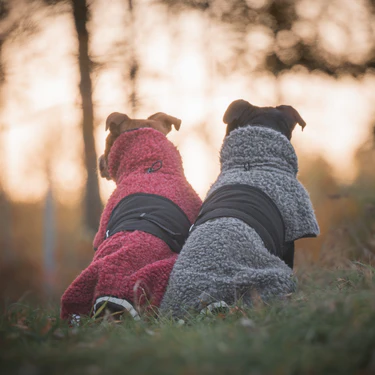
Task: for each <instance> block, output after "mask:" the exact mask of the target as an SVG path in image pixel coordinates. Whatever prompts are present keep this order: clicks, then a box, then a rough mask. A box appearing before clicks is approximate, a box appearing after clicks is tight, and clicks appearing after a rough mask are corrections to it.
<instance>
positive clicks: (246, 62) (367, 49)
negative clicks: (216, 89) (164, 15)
mask: <svg viewBox="0 0 375 375" xmlns="http://www.w3.org/2000/svg"><path fill="white" fill-rule="evenodd" d="M159 2H161V3H164V4H166V5H167V6H168V7H169V8H170V9H172V10H175V11H177V12H180V11H182V10H186V9H187V8H190V9H195V10H199V11H203V12H205V13H207V14H209V16H210V17H211V18H213V19H214V20H215V21H217V22H218V23H220V24H221V25H224V26H225V32H226V33H235V34H236V35H237V36H238V38H236V39H235V42H233V40H234V39H232V43H230V42H229V43H228V44H227V48H228V49H232V50H233V51H234V52H235V55H234V56H235V59H234V61H231V63H230V64H229V67H230V69H233V68H245V69H246V68H249V67H250V68H251V69H254V68H256V69H266V70H268V71H271V72H273V73H274V74H278V73H280V72H281V71H283V70H289V69H291V68H292V67H293V66H296V65H300V66H303V67H305V68H307V69H308V70H315V69H317V70H320V71H322V72H325V73H327V74H329V75H339V74H340V73H350V74H353V75H355V76H357V75H360V74H362V73H364V72H366V71H367V70H368V69H374V68H375V38H374V36H375V29H374V28H373V24H374V21H375V1H358V2H348V1H340V0H333V1H330V2H327V1H325V0H298V1H296V0H225V1H224V0H188V1H182V0H159ZM353 18H355V21H356V22H357V27H356V28H353V27H351V25H352V23H353V22H354V20H353ZM257 38H258V39H257ZM228 39H229V38H228ZM256 39H257V40H256ZM358 42H360V43H358ZM355 43H357V45H355ZM259 44H263V45H262V46H261V48H255V47H259V46H257V45H259ZM353 46H355V49H356V50H357V51H356V53H353V52H352V51H353ZM349 47H351V48H349ZM226 55H228V54H226ZM219 59H220V57H219ZM251 60H252V61H251ZM254 60H256V61H254ZM227 62H228V61H227ZM222 68H223V69H224V67H222Z"/></svg>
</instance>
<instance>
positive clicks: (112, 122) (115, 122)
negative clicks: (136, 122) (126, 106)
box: [105, 112, 130, 136]
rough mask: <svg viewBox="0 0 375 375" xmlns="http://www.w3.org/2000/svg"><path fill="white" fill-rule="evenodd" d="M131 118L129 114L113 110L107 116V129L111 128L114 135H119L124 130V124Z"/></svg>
mask: <svg viewBox="0 0 375 375" xmlns="http://www.w3.org/2000/svg"><path fill="white" fill-rule="evenodd" d="M129 120H130V118H129V116H127V115H125V114H124V113H119V112H113V113H111V114H110V115H109V116H108V117H107V120H106V122H105V130H108V129H109V131H110V132H111V133H112V134H113V135H116V136H119V135H120V134H121V131H122V127H123V126H122V125H123V124H124V123H125V122H127V121H129Z"/></svg>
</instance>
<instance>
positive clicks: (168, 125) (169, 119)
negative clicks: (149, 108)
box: [148, 112, 181, 135]
mask: <svg viewBox="0 0 375 375" xmlns="http://www.w3.org/2000/svg"><path fill="white" fill-rule="evenodd" d="M148 120H153V121H159V122H161V123H162V124H163V127H164V128H165V129H166V133H165V135H167V134H168V133H169V132H170V131H171V130H172V125H174V127H175V129H176V130H180V127H181V120H180V119H178V118H176V117H173V116H170V115H167V114H166V113H163V112H157V113H154V114H153V115H151V116H150V117H149V118H148Z"/></svg>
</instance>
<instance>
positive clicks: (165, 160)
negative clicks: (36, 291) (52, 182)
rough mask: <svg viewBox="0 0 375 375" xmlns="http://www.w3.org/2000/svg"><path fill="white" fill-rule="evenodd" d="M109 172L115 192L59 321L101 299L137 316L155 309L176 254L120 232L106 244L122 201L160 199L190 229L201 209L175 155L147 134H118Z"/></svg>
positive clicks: (140, 235) (147, 237)
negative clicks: (142, 196) (122, 304)
mask: <svg viewBox="0 0 375 375" xmlns="http://www.w3.org/2000/svg"><path fill="white" fill-rule="evenodd" d="M150 168H151V169H150ZM108 169H109V173H110V175H111V177H112V178H113V179H114V181H115V182H116V189H115V190H114V192H113V193H112V195H111V197H110V198H109V200H108V202H107V205H106V207H105V208H104V211H103V213H102V216H101V219H100V225H99V230H98V232H97V234H96V236H95V239H94V248H96V249H97V250H96V252H95V255H94V258H93V260H92V262H91V264H90V265H89V266H88V267H87V268H86V269H85V270H84V271H83V272H82V273H81V274H80V275H79V276H78V277H77V278H76V279H75V280H74V281H73V283H72V284H71V285H70V286H69V287H68V289H67V290H66V291H65V293H64V294H63V296H62V299H61V317H62V318H63V319H68V318H69V317H70V316H72V315H73V314H74V315H89V314H90V311H92V307H93V304H94V303H95V301H96V300H97V298H99V297H102V296H112V297H116V298H120V299H125V300H126V301H128V302H129V303H130V304H132V305H133V306H134V307H135V308H137V309H138V312H142V311H144V310H146V309H148V308H149V309H153V308H154V307H158V306H159V304H160V301H161V298H162V296H163V294H164V292H165V289H166V286H167V283H168V278H169V275H170V272H171V270H172V268H173V265H174V263H175V260H176V257H177V254H176V253H174V252H172V251H171V249H170V248H169V247H168V245H167V244H166V243H165V242H164V241H162V240H161V239H159V238H157V237H155V236H153V235H151V234H148V233H145V232H141V231H133V232H119V233H116V234H114V235H113V236H110V237H109V238H107V239H105V232H106V227H107V224H108V221H109V218H110V215H111V212H112V211H113V209H114V208H115V206H116V205H117V204H118V203H119V202H120V201H121V199H123V198H124V197H126V196H128V195H130V194H134V193H148V194H157V195H160V196H163V197H165V198H168V199H170V200H171V201H173V202H174V203H175V204H177V205H178V206H179V207H180V208H181V209H182V210H183V211H184V212H185V214H186V215H187V217H188V219H189V221H190V222H191V223H193V222H194V220H195V219H196V216H197V214H198V211H199V209H200V206H201V200H200V198H199V197H198V195H197V194H196V192H195V191H194V190H193V188H192V187H191V185H190V184H189V183H188V182H187V180H186V178H185V175H184V171H183V167H182V160H181V156H180V154H179V152H178V150H177V149H176V147H175V146H174V145H173V144H172V143H171V142H170V141H169V140H168V139H167V138H166V137H165V136H164V135H163V134H162V133H160V132H158V131H156V130H154V129H152V128H142V129H136V130H132V131H128V132H125V133H123V134H121V135H120V136H119V137H118V138H117V140H116V141H115V143H114V144H113V146H112V148H111V151H110V154H109V157H108Z"/></svg>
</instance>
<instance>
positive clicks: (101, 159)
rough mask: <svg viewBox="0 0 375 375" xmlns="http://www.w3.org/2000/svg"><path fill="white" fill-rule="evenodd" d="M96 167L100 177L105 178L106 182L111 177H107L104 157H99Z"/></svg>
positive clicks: (107, 172)
mask: <svg viewBox="0 0 375 375" xmlns="http://www.w3.org/2000/svg"><path fill="white" fill-rule="evenodd" d="M98 165H99V173H100V176H101V177H103V178H106V179H107V180H110V179H111V176H110V175H109V171H108V165H107V161H106V160H105V156H104V155H101V156H99V159H98Z"/></svg>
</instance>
